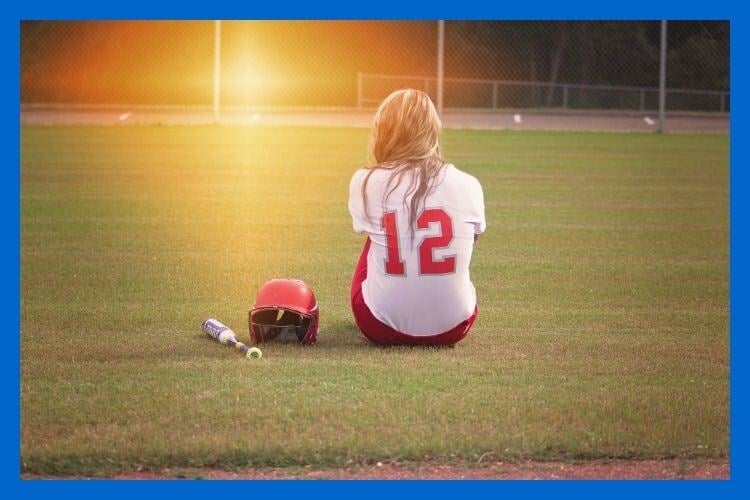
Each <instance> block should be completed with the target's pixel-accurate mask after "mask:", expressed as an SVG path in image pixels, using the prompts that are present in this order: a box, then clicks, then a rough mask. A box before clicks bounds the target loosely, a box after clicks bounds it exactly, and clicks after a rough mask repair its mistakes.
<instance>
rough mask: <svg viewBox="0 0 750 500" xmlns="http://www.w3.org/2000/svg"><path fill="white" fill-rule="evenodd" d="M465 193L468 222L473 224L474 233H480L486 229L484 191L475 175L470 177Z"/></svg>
mask: <svg viewBox="0 0 750 500" xmlns="http://www.w3.org/2000/svg"><path fill="white" fill-rule="evenodd" d="M466 193H467V194H468V195H469V206H470V207H471V208H470V210H469V218H468V222H470V223H472V224H474V234H482V233H483V232H484V231H485V230H486V229H487V221H486V219H485V217H484V193H483V192H482V185H481V184H479V181H478V180H477V179H476V178H475V177H470V182H469V183H468V185H467V189H466Z"/></svg>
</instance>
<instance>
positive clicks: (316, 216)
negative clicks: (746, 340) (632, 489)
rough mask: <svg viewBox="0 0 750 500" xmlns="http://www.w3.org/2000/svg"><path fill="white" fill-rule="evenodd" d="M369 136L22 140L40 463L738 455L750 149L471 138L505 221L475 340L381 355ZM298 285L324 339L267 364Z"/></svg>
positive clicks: (27, 397)
mask: <svg viewBox="0 0 750 500" xmlns="http://www.w3.org/2000/svg"><path fill="white" fill-rule="evenodd" d="M367 136H368V131H367V130H365V129H354V128H352V129H346V128H340V129H338V128H286V127H285V128H281V127H277V128H263V127H248V128H239V127H238V128H235V127H179V126H175V127H166V126H162V127H159V126H154V127H145V126H143V127H137V126H134V127H32V126H24V127H23V128H22V130H21V153H22V154H21V158H22V161H21V259H22V260H21V341H22V346H21V403H22V413H21V445H22V449H21V455H22V456H21V459H22V465H21V469H22V471H23V472H25V473H29V474H111V473H114V472H117V471H128V470H136V469H138V468H141V469H153V470H158V469H161V468H167V467H211V468H217V467H218V468H225V469H226V468H229V469H231V468H234V467H247V466H251V467H280V466H302V465H313V466H319V467H326V466H330V467H337V466H346V465H347V464H368V463H374V462H376V461H398V462H419V461H423V460H429V461H431V462H434V461H438V462H443V463H473V464H476V463H477V462H480V463H481V462H482V461H487V460H495V461H497V460H506V461H507V460H516V459H529V458H531V459H543V460H560V459H562V460H586V459H596V458H603V457H609V458H615V457H616V458H636V457H638V458H659V457H684V458H691V459H692V458H707V459H716V458H724V457H726V456H727V452H728V373H729V360H728V314H729V305H728V291H729V283H728V267H729V245H728V234H729V228H728V203H729V178H728V169H729V166H728V164H729V158H728V147H729V139H728V137H727V136H726V135H645V134H614V133H552V132H538V133H535V132H491V131H459V130H448V131H446V132H445V137H444V139H445V140H444V152H445V156H446V158H447V159H448V160H449V161H451V162H453V163H455V164H456V165H457V166H458V167H459V168H461V169H464V170H466V171H468V172H469V173H471V174H473V175H475V176H476V177H477V178H478V179H479V180H480V181H481V183H482V185H483V187H484V192H485V198H486V204H487V220H488V223H489V227H488V230H487V233H486V234H485V235H484V236H483V237H482V238H481V239H480V241H479V243H478V244H477V246H476V249H475V253H474V259H473V262H472V277H473V280H474V283H475V285H476V287H477V292H478V295H479V318H478V320H477V323H476V324H475V326H474V328H473V330H472V331H471V333H470V334H469V336H468V337H467V339H466V340H465V341H463V342H462V343H460V344H459V345H458V346H457V347H456V348H455V349H443V350H433V349H422V348H415V349H411V348H386V349H383V348H377V347H372V346H370V345H368V344H367V343H365V342H364V341H363V340H361V339H360V338H359V336H358V331H357V329H356V327H355V326H354V323H353V320H352V318H351V313H350V310H349V305H348V292H349V285H350V278H351V273H352V270H353V268H354V265H355V263H356V260H357V257H358V255H359V252H360V250H361V247H362V244H363V238H362V236H360V235H356V234H354V233H353V232H352V230H351V222H350V218H349V215H348V212H347V208H346V200H347V191H348V183H349V179H350V176H351V174H352V172H353V171H354V170H355V169H356V168H358V167H359V166H361V165H363V164H364V161H365V149H366V144H367ZM274 277H297V278H301V279H303V280H305V281H306V282H307V283H308V284H310V285H311V286H312V288H313V289H314V290H315V293H316V295H317V297H318V300H319V303H320V306H321V334H320V339H319V343H318V345H316V346H314V347H312V348H301V347H299V346H293V345H279V344H275V345H274V344H268V345H266V346H264V347H263V353H264V356H263V358H262V359H261V360H256V361H251V360H245V359H243V358H241V357H240V356H239V355H238V353H237V352H235V351H233V350H230V349H228V348H223V347H221V346H219V345H217V344H214V343H212V342H211V341H209V340H208V339H207V338H206V337H205V335H204V334H203V333H202V332H201V330H200V325H201V321H202V320H203V319H204V318H206V317H208V316H213V317H216V318H218V319H219V320H221V321H223V322H225V323H227V324H228V325H229V326H231V327H232V328H233V329H234V330H235V331H236V332H237V333H238V334H239V336H240V340H243V341H244V340H246V339H247V328H246V321H247V310H248V308H249V307H250V305H251V302H252V300H253V299H254V294H255V292H256V290H257V289H258V288H259V287H260V285H261V284H262V283H263V282H264V281H266V280H268V279H270V278H274Z"/></svg>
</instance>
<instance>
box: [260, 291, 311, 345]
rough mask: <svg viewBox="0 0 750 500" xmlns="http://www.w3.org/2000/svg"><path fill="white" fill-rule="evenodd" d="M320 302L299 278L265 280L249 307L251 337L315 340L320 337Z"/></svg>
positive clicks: (303, 342) (302, 340) (261, 339)
mask: <svg viewBox="0 0 750 500" xmlns="http://www.w3.org/2000/svg"><path fill="white" fill-rule="evenodd" d="M318 318H319V313H318V302H317V300H315V294H313V291H312V289H311V288H310V287H309V286H307V285H306V284H305V283H304V282H303V281H300V280H280V279H276V280H271V281H268V282H266V283H265V284H264V285H263V286H262V287H260V290H258V297H257V298H256V299H255V305H254V306H253V308H252V309H251V310H250V314H249V317H248V326H249V329H250V339H252V341H253V342H254V343H256V344H260V343H261V342H265V341H267V340H272V339H275V338H278V339H279V340H282V341H290V340H291V341H297V342H299V343H301V344H314V343H315V341H316V340H317V339H318Z"/></svg>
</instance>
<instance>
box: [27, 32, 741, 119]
mask: <svg viewBox="0 0 750 500" xmlns="http://www.w3.org/2000/svg"><path fill="white" fill-rule="evenodd" d="M216 27H217V23H215V22H214V21H83V22H78V21H74V22H70V21H68V22H56V21H25V22H23V23H22V24H21V102H22V104H23V105H39V104H45V105H85V106H114V105H127V106H145V107H147V106H175V107H191V106H194V107H205V108H207V109H211V107H212V105H213V102H214V99H215V98H217V97H218V102H219V105H220V109H221V110H222V111H223V110H229V109H252V108H290V107H298V108H299V107H304V108H316V109H322V108H369V107H372V106H375V105H376V104H377V103H378V102H379V101H380V100H381V99H382V98H383V97H385V96H386V95H387V94H388V93H389V92H391V91H392V90H394V89H397V88H403V87H407V86H408V87H414V88H419V89H423V90H425V91H427V92H428V93H430V95H432V96H433V98H436V91H437V79H436V73H437V32H438V28H437V22H434V21H419V22H401V21H295V22H287V21H224V22H221V23H220V32H219V35H220V36H219V37H218V39H219V47H217V46H216V45H215V42H216V40H217V36H216V35H217V33H216V31H215V30H216ZM659 30H660V22H659V21H632V22H602V21H585V22H578V21H544V22H537V21H523V22H522V21H513V22H494V21H493V22H486V21H482V22H468V21H466V22H464V21H448V22H446V23H445V38H444V47H445V49H444V91H443V102H444V106H445V109H447V110H451V109H461V110H474V109H476V110H507V109H534V110H555V112H559V111H577V110H578V111H600V110H602V111H616V112H622V111H635V112H638V111H653V110H655V109H656V108H657V104H658V86H659V50H660V31H659ZM217 48H218V49H219V50H218V51H217V50H216V49H217ZM217 53H218V54H219V57H218V58H216V54H217ZM217 82H218V85H216V84H217ZM666 86H667V95H666V96H667V100H666V109H667V111H670V112H673V111H688V112H702V113H728V112H729V109H730V102H729V23H728V22H724V21H710V22H709V21H680V22H669V23H668V36H667V79H666Z"/></svg>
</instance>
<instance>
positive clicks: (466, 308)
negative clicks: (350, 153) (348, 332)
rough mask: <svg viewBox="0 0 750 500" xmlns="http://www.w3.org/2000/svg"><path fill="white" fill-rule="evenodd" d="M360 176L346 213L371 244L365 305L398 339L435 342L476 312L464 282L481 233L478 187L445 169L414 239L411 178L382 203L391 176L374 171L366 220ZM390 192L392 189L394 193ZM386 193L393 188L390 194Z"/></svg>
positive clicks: (468, 284) (452, 169) (451, 168)
mask: <svg viewBox="0 0 750 500" xmlns="http://www.w3.org/2000/svg"><path fill="white" fill-rule="evenodd" d="M367 172H368V170H366V169H361V170H358V171H357V172H356V173H355V174H354V176H353V177H352V180H351V183H350V184H349V212H350V213H351V215H352V219H353V224H354V230H355V231H356V232H358V233H367V234H368V235H369V237H370V240H371V241H372V244H371V246H370V252H369V255H368V256H367V279H366V280H365V281H364V282H363V283H362V297H363V299H364V301H365V304H367V306H368V307H369V308H370V311H372V314H373V315H374V316H375V317H376V318H378V319H379V320H380V321H381V322H383V323H385V324H386V325H388V326H390V327H392V328H394V329H396V330H397V331H399V332H402V333H406V334H409V335H415V336H427V335H437V334H439V333H443V332H446V331H448V330H451V329H452V328H454V327H456V326H457V325H458V324H460V323H461V322H463V321H465V320H466V319H468V318H469V317H470V316H471V315H472V313H473V312H474V308H475V307H476V303H477V298H476V291H475V290H474V285H473V284H472V283H471V279H470V277H469V263H470V262H471V253H472V250H473V248H474V235H477V234H481V233H483V232H484V230H485V228H486V223H485V218H484V196H483V194H482V186H481V185H480V184H479V181H477V179H475V178H474V177H472V176H471V175H469V174H466V173H464V172H461V171H460V170H458V169H457V168H456V167H454V166H453V165H446V166H445V167H444V168H443V169H441V172H440V174H439V176H438V179H437V180H436V185H435V187H434V189H433V191H432V192H431V193H429V194H428V195H427V199H426V200H425V204H424V208H421V209H420V213H419V214H418V217H417V220H416V224H415V225H416V226H417V228H416V230H415V231H414V234H413V238H412V234H411V231H410V228H409V213H408V207H409V201H410V200H406V204H404V197H405V193H406V191H407V190H408V186H409V181H410V180H411V178H410V175H411V174H406V175H405V177H404V178H403V179H402V182H401V185H400V186H398V187H397V188H396V189H395V190H394V191H393V193H391V194H390V196H389V197H388V199H387V200H385V206H384V205H383V195H384V193H385V190H386V183H387V180H388V176H389V175H390V173H391V171H390V170H386V169H376V170H374V171H372V174H371V175H370V178H369V180H368V182H367V204H368V215H369V217H368V216H366V215H365V211H364V207H363V203H362V183H363V181H364V179H365V176H366V175H367ZM391 187H392V186H391ZM389 190H390V188H389Z"/></svg>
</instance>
